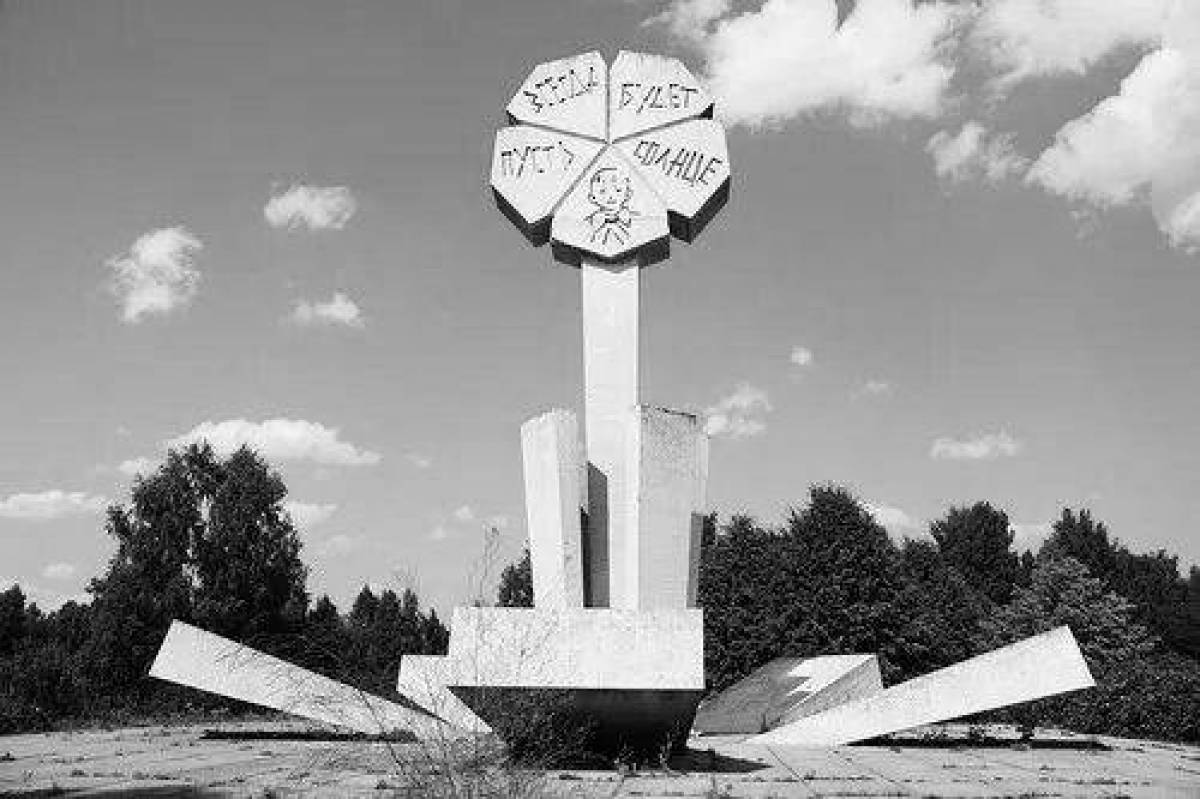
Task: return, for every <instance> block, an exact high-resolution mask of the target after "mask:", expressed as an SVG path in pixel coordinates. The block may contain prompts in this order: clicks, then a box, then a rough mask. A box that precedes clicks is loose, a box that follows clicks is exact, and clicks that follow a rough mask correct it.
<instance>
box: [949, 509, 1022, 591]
mask: <svg viewBox="0 0 1200 799" xmlns="http://www.w3.org/2000/svg"><path fill="white" fill-rule="evenodd" d="M929 532H930V534H931V535H932V536H933V539H934V540H935V541H937V544H938V548H939V549H940V550H941V552H942V557H944V558H945V559H946V562H947V563H949V564H950V565H952V566H953V567H954V568H956V569H957V570H958V572H959V573H960V574H961V575H962V576H963V577H964V578H965V579H966V581H967V584H968V585H970V586H972V587H973V588H975V590H977V591H979V592H980V593H982V594H983V595H984V596H986V597H987V598H988V599H990V600H991V601H992V602H995V603H997V604H1003V603H1005V602H1007V601H1008V600H1009V599H1010V598H1011V597H1012V594H1013V589H1014V587H1015V586H1016V585H1017V583H1018V582H1019V579H1020V562H1019V560H1018V558H1017V554H1016V553H1015V552H1013V550H1012V542H1013V532H1012V530H1011V529H1009V526H1008V516H1007V515H1006V514H1005V513H1004V512H1003V511H999V510H997V509H996V508H993V507H992V506H991V505H990V504H989V503H987V502H976V503H975V504H974V505H972V506H970V507H953V508H950V510H949V511H948V512H947V513H946V516H945V518H943V519H939V520H937V521H935V522H933V523H932V524H931V525H929Z"/></svg>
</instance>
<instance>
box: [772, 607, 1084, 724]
mask: <svg viewBox="0 0 1200 799" xmlns="http://www.w3.org/2000/svg"><path fill="white" fill-rule="evenodd" d="M1093 685H1095V681H1094V680H1093V679H1092V675H1091V672H1090V671H1088V667H1087V662H1086V661H1085V660H1084V659H1083V653H1082V652H1080V651H1079V645H1078V644H1077V643H1076V642H1075V636H1073V635H1072V634H1071V631H1070V630H1069V629H1068V628H1067V627H1058V628H1056V629H1054V630H1051V631H1049V632H1046V633H1042V634H1041V635H1036V636H1033V637H1032V638H1027V639H1025V640H1023V641H1018V642H1017V643H1015V644H1010V645H1009V646H1006V647H1002V648H1000V649H996V650H993V651H991V652H987V653H985V654H982V655H979V656H977V657H973V658H971V659H970V660H965V661H963V662H962V663H956V664H955V665H953V666H949V667H947V668H944V669H939V670H938V671H935V672H931V673H929V674H926V675H923V676H921V677H917V678H916V679H913V680H909V681H908V682H903V683H900V684H899V685H895V686H892V687H891V688H887V689H885V690H883V691H880V692H879V693H876V694H874V695H872V696H869V697H866V698H864V699H858V700H855V701H852V702H848V703H846V704H842V705H838V706H836V707H833V708H831V709H829V710H825V711H824V712H821V713H817V714H816V715H812V716H808V717H806V718H801V719H799V720H797V721H793V722H791V723H790V724H785V725H783V726H781V727H778V728H776V729H774V730H772V731H771V732H768V733H765V734H762V735H756V736H755V737H753V738H751V739H749V741H748V743H754V744H770V745H787V744H790V745H796V746H839V745H841V744H847V743H852V742H854V741H862V740H866V739H868V738H874V737H877V736H879V735H885V734H887V733H890V732H898V731H900V730H907V729H910V728H912V727H918V726H921V725H922V724H932V723H933V722H936V721H948V720H950V719H955V718H959V717H961V716H968V715H971V714H972V713H981V712H983V711H985V710H994V709H996V708H1000V707H1006V706H1008V705H1015V704H1018V703H1020V702H1028V701H1030V700H1033V699H1041V698H1043V697H1046V696H1054V695H1055V694H1061V693H1066V692H1068V691H1078V690H1080V689H1083V688H1090V687H1092V686H1093Z"/></svg>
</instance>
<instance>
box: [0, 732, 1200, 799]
mask: <svg viewBox="0 0 1200 799" xmlns="http://www.w3.org/2000/svg"><path fill="white" fill-rule="evenodd" d="M296 726H297V725H294V724H280V723H278V722H273V721H268V720H262V719H260V720H255V721H249V722H246V721H243V722H237V723H230V722H224V723H219V724H202V725H189V726H178V727H176V726H167V727H165V726H149V727H138V728H124V729H118V730H90V731H83V732H72V733H49V734H36V735H12V736H0V794H13V795H21V794H22V793H30V794H32V793H34V792H37V791H42V792H46V791H49V790H50V789H51V788H53V787H58V788H60V789H63V790H70V791H79V792H80V793H78V794H76V795H80V796H99V795H109V796H113V795H117V794H118V793H120V794H121V795H135V796H136V795H138V794H139V792H140V794H141V795H145V796H186V795H192V796H238V797H246V796H264V795H266V794H267V793H268V792H271V793H274V794H275V795H309V796H332V795H336V796H347V797H357V796H365V797H387V796H409V797H415V796H435V795H441V794H439V793H437V791H438V790H439V789H441V788H443V787H444V786H445V784H446V783H445V779H446V774H445V772H446V771H447V770H450V771H453V770H454V767H455V764H456V763H458V762H459V761H458V760H456V759H455V757H454V753H453V751H452V750H448V749H447V750H441V749H433V750H430V749H428V748H422V747H420V746H417V745H385V744H373V743H344V742H343V743H329V742H298V741H282V740H280V741H236V740H201V738H200V735H201V733H202V731H203V730H204V729H206V728H211V727H219V728H221V729H223V730H225V731H227V732H233V731H237V730H239V729H240V730H263V729H272V730H279V729H284V728H287V727H296ZM949 729H950V730H951V731H952V732H953V731H955V728H953V727H951V728H949ZM961 731H962V732H964V733H965V727H963V728H961ZM961 737H964V738H965V735H963V736H961ZM1039 737H1041V736H1040V735H1039ZM1100 740H1102V741H1103V742H1104V743H1106V744H1108V745H1109V746H1111V747H1112V750H1111V751H1076V750H1061V749H1054V750H1052V749H1017V748H1012V749H977V748H969V747H966V748H947V749H906V748H893V747H882V746H881V747H838V748H833V749H806V748H795V747H770V748H766V747H757V746H749V745H746V744H745V743H741V742H739V740H738V739H737V738H736V737H727V738H717V739H708V738H706V739H703V740H702V741H700V742H699V743H698V744H696V745H695V750H694V751H693V752H691V753H689V754H688V755H686V756H683V757H679V758H675V759H673V760H672V761H671V770H670V771H664V770H661V769H643V770H641V771H639V772H636V773H624V774H623V773H620V772H617V771H615V770H607V771H565V770H550V771H537V770H534V771H516V772H512V773H509V774H498V775H496V776H495V778H494V779H495V783H494V784H500V785H504V784H505V783H504V782H503V781H505V780H506V781H507V784H508V786H509V787H510V788H511V790H508V791H505V790H504V789H503V788H502V789H500V790H497V791H495V792H494V793H492V794H491V795H495V796H504V795H510V796H530V797H533V796H551V797H577V798H578V799H590V798H591V797H632V796H642V797H645V796H691V797H713V796H728V797H735V798H736V799H742V797H764V798H765V797H777V798H787V799H790V798H791V797H826V796H829V797H832V796H848V795H853V796H909V797H926V796H928V797H933V796H941V797H960V796H977V797H1018V796H1056V797H1071V798H1075V797H1081V798H1082V797H1087V798H1088V799H1097V798H1098V797H1115V796H1128V797H1135V799H1160V798H1164V797H1179V798H1180V799H1182V798H1183V797H1195V796H1197V795H1198V794H1200V748H1198V747H1194V746H1181V745H1171V744H1160V743H1153V742H1146V741H1132V740H1127V739H1112V738H1103V739H1100ZM709 747H711V749H712V755H711V756H710V755H709V754H708V749H709ZM446 766H449V767H450V768H449V769H446V768H445V767H446ZM188 791H191V793H188Z"/></svg>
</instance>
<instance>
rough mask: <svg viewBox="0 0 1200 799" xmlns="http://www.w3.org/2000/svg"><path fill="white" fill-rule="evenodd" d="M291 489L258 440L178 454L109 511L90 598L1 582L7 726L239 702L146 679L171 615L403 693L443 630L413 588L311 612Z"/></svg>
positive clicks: (437, 648) (2, 693)
mask: <svg viewBox="0 0 1200 799" xmlns="http://www.w3.org/2000/svg"><path fill="white" fill-rule="evenodd" d="M286 494H287V491H286V488H285V486H284V484H283V481H282V479H281V478H280V477H279V475H278V474H276V473H275V472H273V471H272V470H271V469H270V468H269V467H268V465H267V464H266V462H265V461H263V460H262V459H261V458H260V457H259V456H258V455H256V454H255V453H253V452H252V451H250V450H248V449H242V450H239V451H238V452H235V453H233V454H232V455H231V456H229V457H228V458H225V459H221V458H218V457H217V456H216V455H215V454H214V453H213V451H212V450H211V449H210V448H209V447H208V446H207V445H199V446H196V445H194V446H190V447H188V448H187V449H185V450H182V451H172V452H170V453H168V455H167V458H166V461H165V463H164V464H163V465H162V466H161V467H160V468H159V469H158V470H157V471H156V472H155V473H153V474H151V475H148V476H146V477H142V478H139V479H138V480H137V481H136V482H135V483H134V486H133V490H132V494H131V499H130V503H129V504H128V505H127V506H113V507H111V508H109V509H108V513H107V517H106V527H107V530H108V532H109V534H110V535H111V536H112V537H113V539H114V540H115V542H116V552H115V554H114V555H113V557H112V559H111V560H110V562H109V565H108V569H107V571H106V572H105V574H104V575H102V576H101V577H99V578H97V579H95V580H93V581H92V583H91V585H90V587H89V590H90V591H91V593H92V595H93V601H92V602H91V603H90V604H79V603H76V602H68V603H66V604H65V605H63V606H62V607H61V608H59V609H58V610H57V611H54V612H52V613H49V614H43V613H42V612H41V611H40V610H39V609H38V608H37V607H36V606H35V605H32V604H27V603H26V599H25V595H24V593H23V592H22V591H21V589H20V588H19V587H17V586H14V587H12V588H10V589H8V590H6V591H4V592H2V593H0V733H2V732H14V731H19V730H27V729H38V728H42V727H46V726H50V725H53V724H56V723H59V722H61V721H62V720H65V719H79V718H86V717H96V716H107V717H113V715H114V714H116V715H121V716H124V715H128V714H129V713H130V712H136V713H146V712H149V713H155V714H161V713H163V712H170V711H175V710H180V709H184V708H186V707H193V706H200V707H218V706H226V707H228V706H230V702H229V701H227V700H220V699H217V698H214V697H211V696H206V695H203V694H199V693H197V692H193V691H190V690H187V689H182V688H179V687H176V686H171V685H167V684H164V683H158V682H156V681H153V680H149V679H148V678H147V677H146V674H147V671H148V669H149V666H150V663H151V661H152V660H153V657H154V654H155V653H156V652H157V650H158V647H159V645H160V644H161V643H162V638H163V635H164V634H165V632H166V629H167V626H168V625H169V624H170V621H171V620H172V619H181V620H185V621H190V622H193V623H195V624H197V625H199V626H201V627H204V628H205V629H208V630H211V631H213V632H216V633H218V634H220V635H224V636H227V637H230V638H233V639H235V640H241V641H244V642H246V643H248V644H250V645H251V646H254V647H256V648H259V649H265V650H267V651H271V652H274V653H276V654H279V655H281V656H283V657H285V658H289V659H292V660H294V661H296V662H299V663H301V664H303V665H307V666H309V667H311V668H315V669H317V670H318V671H322V672H323V673H325V674H328V675H330V676H332V677H334V678H336V679H341V680H345V681H348V682H351V683H353V684H356V685H358V686H359V687H362V688H365V689H368V690H372V691H376V692H380V693H390V692H392V691H393V690H394V685H395V678H396V672H397V668H398V664H399V659H400V655H401V654H402V653H404V652H414V653H425V654H436V653H444V652H445V648H446V641H447V638H448V633H447V631H446V629H445V627H444V626H443V625H442V623H441V621H440V620H439V619H438V618H437V614H436V613H434V612H433V611H432V610H429V611H428V612H427V613H426V612H422V610H421V608H420V603H419V601H418V599H417V596H416V594H414V593H413V592H412V591H405V592H403V595H402V596H397V594H396V593H395V592H394V591H390V590H388V591H384V592H383V593H382V594H381V595H379V596H376V595H375V594H374V593H373V592H372V591H371V590H370V589H369V588H364V589H363V593H361V594H360V596H359V601H356V602H355V605H354V609H353V610H352V612H351V613H350V614H349V617H348V618H343V617H342V616H341V615H340V614H339V613H338V610H337V607H336V606H335V605H334V604H333V602H332V600H330V599H329V597H327V596H325V597H322V598H321V599H320V600H318V601H317V603H316V604H315V606H314V607H313V608H312V610H311V611H310V610H309V608H308V594H307V591H306V589H305V578H306V573H307V570H306V568H305V566H304V564H303V562H302V560H301V558H300V551H301V544H300V540H299V537H298V536H297V535H296V531H295V528H294V526H293V524H292V521H291V519H290V518H289V517H288V515H287V513H286V512H285V511H284V510H283V500H284V498H285V496H286ZM356 657H360V658H361V660H355V658H356ZM234 706H235V707H236V704H234Z"/></svg>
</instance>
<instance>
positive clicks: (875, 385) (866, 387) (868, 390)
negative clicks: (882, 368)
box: [854, 380, 892, 397]
mask: <svg viewBox="0 0 1200 799" xmlns="http://www.w3.org/2000/svg"><path fill="white" fill-rule="evenodd" d="M891 393H892V384H891V383H889V382H888V381H886V380H867V381H866V382H864V383H863V384H862V385H861V386H859V387H858V388H857V389H856V390H855V391H854V396H855V397H867V396H869V397H881V396H883V395H885V394H891Z"/></svg>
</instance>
